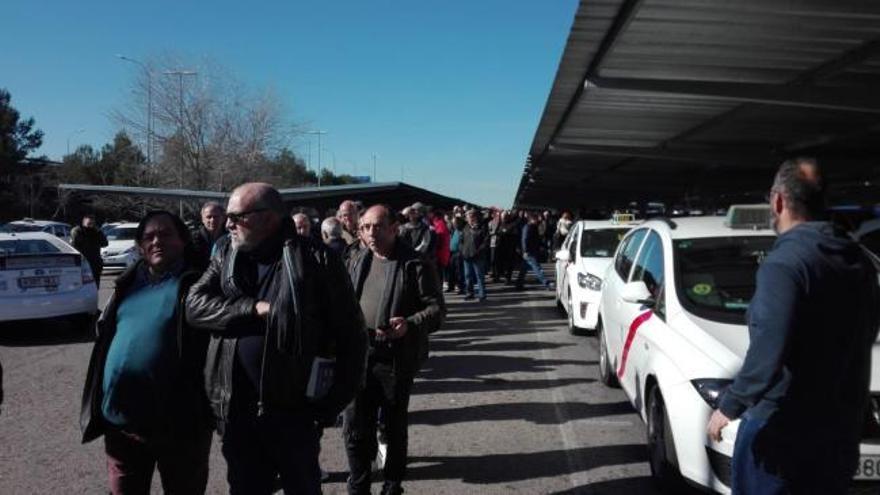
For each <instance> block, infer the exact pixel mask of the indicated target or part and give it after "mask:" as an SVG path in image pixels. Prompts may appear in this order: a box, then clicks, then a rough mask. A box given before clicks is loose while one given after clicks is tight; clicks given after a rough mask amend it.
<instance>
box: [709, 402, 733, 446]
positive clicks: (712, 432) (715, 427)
mask: <svg viewBox="0 0 880 495" xmlns="http://www.w3.org/2000/svg"><path fill="white" fill-rule="evenodd" d="M728 423H730V418H728V417H727V416H725V415H724V413H722V412H721V411H720V410H718V409H716V410H715V411H714V412H712V417H711V418H709V426H707V427H706V431H707V432H708V433H709V438H711V439H712V440H714V441H716V442H720V441H721V430H722V429H724V427H725V426H727V424H728Z"/></svg>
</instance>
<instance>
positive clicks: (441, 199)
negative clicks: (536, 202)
mask: <svg viewBox="0 0 880 495" xmlns="http://www.w3.org/2000/svg"><path fill="white" fill-rule="evenodd" d="M58 189H59V190H61V191H69V192H77V193H81V194H121V195H130V196H140V197H152V198H163V199H175V200H177V199H183V200H193V201H205V200H220V201H225V200H226V199H227V198H228V197H229V193H228V192H222V191H194V190H188V189H159V188H150V187H130V186H98V185H90V184H59V185H58ZM278 192H280V193H281V197H282V198H283V199H284V202H285V203H287V204H288V205H289V206H309V207H313V208H317V209H318V210H319V211H323V210H324V209H327V208H331V207H332V208H335V207H337V206H339V203H340V202H342V200H344V199H352V200H360V201H363V202H364V204H365V205H367V206H369V205H371V204H375V203H386V204H388V205H389V206H391V207H393V208H403V207H404V206H408V205H411V204H413V203H415V202H416V201H420V202H422V203H424V204H427V205H432V206H437V207H442V208H447V209H448V208H451V207H452V206H453V205H458V204H466V202H465V201H462V200H460V199H458V198H451V197H448V196H443V195H441V194H437V193H435V192H432V191H428V190H427V189H422V188H420V187H416V186H412V185H410V184H406V183H403V182H377V183H372V184H346V185H340V186H322V187H297V188H289V189H280V190H279V191H278Z"/></svg>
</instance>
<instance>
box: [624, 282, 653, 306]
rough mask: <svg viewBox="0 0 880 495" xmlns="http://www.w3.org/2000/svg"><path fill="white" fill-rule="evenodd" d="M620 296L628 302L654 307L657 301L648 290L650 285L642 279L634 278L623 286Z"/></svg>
mask: <svg viewBox="0 0 880 495" xmlns="http://www.w3.org/2000/svg"><path fill="white" fill-rule="evenodd" d="M620 298H621V299H623V300H624V301H626V302H628V303H633V304H641V305H643V306H648V307H653V306H654V304H655V303H656V301H654V297H653V296H652V295H651V291H649V290H648V286H647V285H645V282H643V281H641V280H634V281H632V282H629V283H627V284H626V285H624V286H623V289H622V290H621V291H620Z"/></svg>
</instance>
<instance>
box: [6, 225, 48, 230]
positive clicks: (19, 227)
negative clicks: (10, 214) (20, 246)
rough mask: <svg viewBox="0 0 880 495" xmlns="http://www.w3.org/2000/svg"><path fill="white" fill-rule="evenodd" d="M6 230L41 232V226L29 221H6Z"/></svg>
mask: <svg viewBox="0 0 880 495" xmlns="http://www.w3.org/2000/svg"><path fill="white" fill-rule="evenodd" d="M6 231H7V232H42V231H43V227H40V226H39V225H32V224H29V223H8V224H6Z"/></svg>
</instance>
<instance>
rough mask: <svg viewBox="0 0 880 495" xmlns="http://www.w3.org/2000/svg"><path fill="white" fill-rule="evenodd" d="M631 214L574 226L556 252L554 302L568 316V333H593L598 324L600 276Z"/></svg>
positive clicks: (631, 223) (630, 223) (632, 222)
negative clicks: (586, 331) (585, 331)
mask: <svg viewBox="0 0 880 495" xmlns="http://www.w3.org/2000/svg"><path fill="white" fill-rule="evenodd" d="M634 225H637V223H636V222H635V220H634V217H633V215H615V217H614V218H613V219H611V220H581V221H578V222H577V223H575V224H574V225H573V226H572V228H571V230H570V231H569V233H568V236H567V237H566V238H565V241H563V243H562V245H561V248H560V250H559V251H557V252H556V302H557V304H558V305H559V307H560V308H562V309H563V310H564V311H565V312H566V314H567V315H568V330H569V331H570V332H571V333H573V334H575V333H578V332H580V331H582V330H594V329H595V328H596V323H597V322H598V321H599V296H600V294H601V291H602V277H604V276H605V270H606V269H607V268H608V265H609V264H610V263H611V257H612V256H613V255H614V251H615V250H616V249H617V245H618V244H619V243H620V240H621V239H623V236H624V235H625V234H626V233H627V232H629V230H630V229H631V228H632V227H633V226H634Z"/></svg>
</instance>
